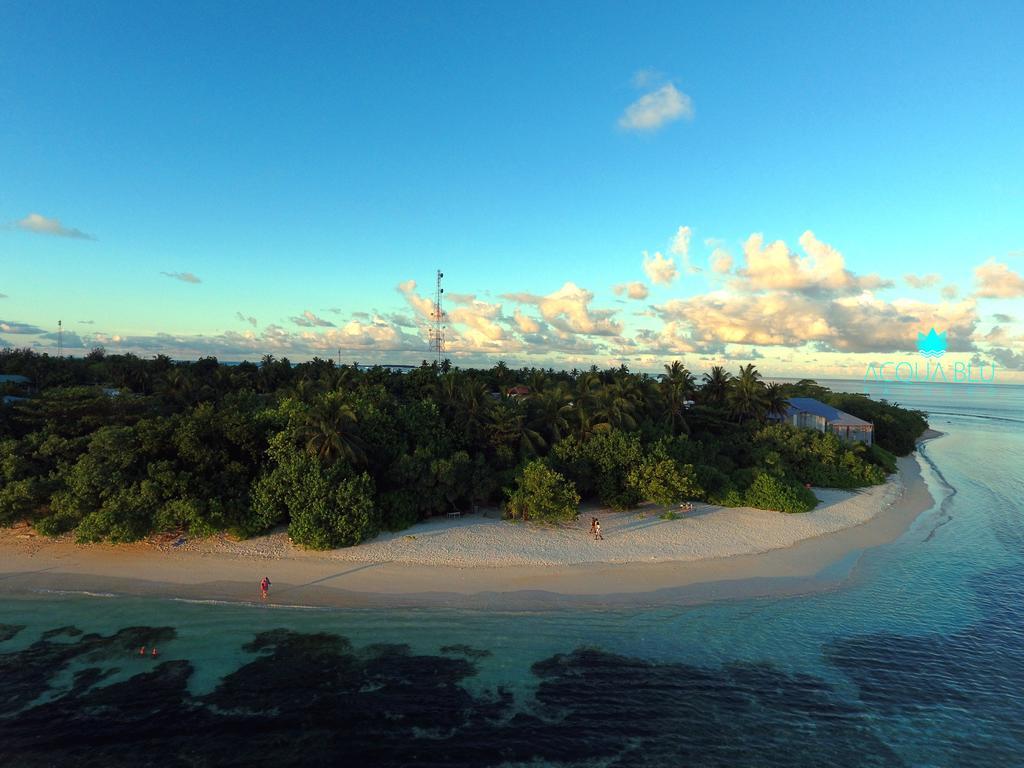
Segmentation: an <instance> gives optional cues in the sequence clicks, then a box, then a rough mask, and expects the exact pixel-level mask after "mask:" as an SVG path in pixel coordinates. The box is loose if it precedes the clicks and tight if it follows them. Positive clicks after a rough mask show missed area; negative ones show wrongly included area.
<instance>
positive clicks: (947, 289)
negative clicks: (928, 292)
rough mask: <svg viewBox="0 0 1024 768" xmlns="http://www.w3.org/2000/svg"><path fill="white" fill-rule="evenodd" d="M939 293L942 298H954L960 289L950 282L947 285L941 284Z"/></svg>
mask: <svg viewBox="0 0 1024 768" xmlns="http://www.w3.org/2000/svg"><path fill="white" fill-rule="evenodd" d="M940 293H941V294H942V298H944V299H955V298H956V297H957V294H958V293H960V289H959V288H957V287H956V286H955V285H953V284H952V283H950V284H949V285H944V286H942V290H941V291H940Z"/></svg>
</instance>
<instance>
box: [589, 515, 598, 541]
mask: <svg viewBox="0 0 1024 768" xmlns="http://www.w3.org/2000/svg"><path fill="white" fill-rule="evenodd" d="M590 535H591V536H593V537H594V538H595V539H596V538H597V518H596V517H592V518H590Z"/></svg>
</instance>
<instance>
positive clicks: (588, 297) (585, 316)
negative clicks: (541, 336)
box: [502, 282, 622, 336]
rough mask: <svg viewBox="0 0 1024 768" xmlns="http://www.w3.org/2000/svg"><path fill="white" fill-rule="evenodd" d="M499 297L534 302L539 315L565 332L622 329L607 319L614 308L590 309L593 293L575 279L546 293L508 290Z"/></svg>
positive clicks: (605, 333) (601, 333)
mask: <svg viewBox="0 0 1024 768" xmlns="http://www.w3.org/2000/svg"><path fill="white" fill-rule="evenodd" d="M502 298H505V299H508V300H509V301H515V302H517V303H519V304H535V305H536V306H537V309H539V310H540V314H541V317H543V318H544V319H545V320H546V321H547V322H549V323H550V324H551V325H552V326H553V327H554V328H555V329H556V330H559V331H561V332H562V333H565V334H571V333H581V334H586V335H593V336H618V335H619V334H620V333H621V332H622V325H621V324H620V323H617V322H615V321H613V320H612V319H611V318H612V316H613V315H614V314H615V310H610V309H590V306H589V305H590V302H591V301H592V300H593V298H594V294H593V293H591V292H590V291H587V290H584V289H583V288H580V287H579V286H577V285H576V284H575V283H571V282H570V283H566V284H565V285H563V286H562V287H561V288H559V289H558V290H557V291H555V292H554V293H549V294H548V295H547V296H535V295H534V294H530V293H511V294H504V295H503V296H502Z"/></svg>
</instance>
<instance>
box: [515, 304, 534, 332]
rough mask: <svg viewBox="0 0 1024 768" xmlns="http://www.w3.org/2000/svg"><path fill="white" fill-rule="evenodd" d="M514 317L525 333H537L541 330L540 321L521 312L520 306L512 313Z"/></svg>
mask: <svg viewBox="0 0 1024 768" xmlns="http://www.w3.org/2000/svg"><path fill="white" fill-rule="evenodd" d="M512 318H513V319H514V320H515V323H516V327H517V328H518V329H519V330H520V331H521V332H523V333H537V332H538V331H539V330H540V323H538V322H537V321H536V320H534V319H533V318H532V317H530V316H529V315H525V314H523V313H522V312H520V311H519V308H518V307H517V308H516V310H515V312H513V313H512Z"/></svg>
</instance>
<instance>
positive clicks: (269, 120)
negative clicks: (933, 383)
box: [0, 1, 1024, 376]
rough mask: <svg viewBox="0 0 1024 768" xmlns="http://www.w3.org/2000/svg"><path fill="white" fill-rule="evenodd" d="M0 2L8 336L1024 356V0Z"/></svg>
mask: <svg viewBox="0 0 1024 768" xmlns="http://www.w3.org/2000/svg"><path fill="white" fill-rule="evenodd" d="M0 15H2V16H3V18H4V23H3V25H2V26H0V99H2V103H3V105H4V109H3V112H2V115H3V119H2V120H0V223H2V224H3V226H4V228H3V229H0V294H3V296H4V298H2V299H0V344H9V345H14V346H25V345H31V344H36V345H38V346H43V347H45V346H48V345H51V344H52V343H53V340H52V339H50V338H47V337H46V336H45V335H44V334H40V333H35V331H37V330H38V331H46V332H49V331H52V330H53V329H54V328H55V326H56V321H57V319H63V320H64V324H65V327H66V328H68V329H69V331H70V332H71V333H69V335H68V337H69V343H70V344H71V345H72V347H71V350H70V351H71V352H72V353H81V352H82V351H83V350H85V349H87V348H88V347H90V346H92V345H93V344H97V343H102V344H103V345H105V346H106V347H107V348H108V349H110V350H112V351H113V350H124V351H136V352H138V353H140V354H146V355H151V354H155V353H156V352H164V353H167V354H171V355H172V356H174V357H195V356H197V355H202V354H216V355H218V356H220V357H221V358H224V359H240V358H249V359H254V358H257V357H259V356H260V355H261V354H263V353H265V352H271V353H273V354H275V355H278V356H281V355H288V356H290V357H292V358H294V359H303V358H308V357H311V356H313V355H316V354H319V355H321V356H334V355H336V354H337V350H338V349H339V348H341V349H342V354H343V357H344V358H345V359H348V360H350V359H359V360H360V361H365V362H373V361H389V362H418V361H419V360H420V359H422V358H423V357H425V356H427V354H428V353H427V350H426V341H425V335H424V327H423V326H424V320H425V318H424V314H423V307H424V306H425V305H424V304H423V300H424V298H425V297H427V296H429V294H430V292H431V289H432V281H433V275H434V269H435V268H437V267H442V268H443V269H444V270H445V273H446V291H447V292H448V295H449V296H450V297H452V298H454V299H456V301H449V303H448V307H447V308H448V310H449V313H450V323H449V331H448V333H449V347H450V353H451V355H452V356H453V357H454V358H455V359H457V360H460V361H464V362H466V363H467V364H468V363H483V362H492V361H494V360H496V359H498V358H503V359H506V360H508V361H510V362H512V363H515V364H543V365H556V366H561V365H566V366H567V367H571V366H572V365H579V364H589V363H596V364H598V365H602V366H603V365H607V364H617V363H618V362H626V363H628V364H629V365H630V366H631V367H633V368H638V369H651V370H653V369H657V368H660V364H661V362H662V361H663V360H668V359H673V358H682V359H684V361H685V362H687V364H689V365H690V367H692V368H694V369H696V370H702V369H705V368H706V367H708V366H709V365H711V364H716V363H725V364H728V365H730V366H734V365H735V364H737V363H740V362H747V361H754V362H756V363H757V364H758V365H759V367H761V368H762V369H763V370H765V371H766V372H769V373H771V374H773V375H785V374H787V373H791V374H797V375H805V374H818V375H822V376H825V375H857V372H858V371H862V370H863V368H864V365H865V363H866V362H868V361H872V360H879V359H887V358H891V357H893V356H896V357H899V356H900V355H903V356H906V354H907V353H909V352H911V351H912V350H913V349H914V337H915V334H916V331H917V330H927V329H928V328H930V327H933V326H934V327H937V328H938V329H939V330H943V329H944V328H945V329H948V330H949V331H950V338H951V342H950V348H951V353H950V354H954V353H955V354H959V355H961V357H962V359H964V360H967V359H976V360H979V359H984V360H997V361H998V362H999V363H1000V364H1001V365H1002V367H1003V368H1006V369H1009V368H1014V367H1016V368H1024V358H1022V355H1024V324H1022V318H1024V279H1022V278H1021V277H1020V275H1021V273H1022V272H1024V225H1022V222H1024V130H1021V126H1022V125H1024V106H1022V105H1024V57H1022V56H1021V55H1020V51H1019V38H1020V32H1021V30H1022V29H1024V6H1022V5H1021V4H1020V3H969V4H968V3H964V4H943V3H934V2H930V3H920V4H914V3H909V4H903V5H902V6H901V7H899V8H898V9H894V8H893V7H892V4H881V3H879V4H871V3H863V4H856V5H853V4H851V5H849V6H848V7H838V6H836V5H834V4H813V3H804V4H781V3H772V4H768V3H764V4H750V3H708V4H696V3H694V4H687V5H686V6H683V5H682V4H678V3H671V4H668V3H666V4H629V5H627V4H624V3H620V4H600V3H592V2H588V3H557V4H555V3H515V4H506V5H499V4H482V3H473V4H469V3H467V4H456V3H444V4H442V3H387V4H382V3H366V4H362V3H345V4H343V5H342V4H327V3H324V4H313V3H302V4H297V5H289V6H288V7H284V6H280V4H270V3H267V4H264V5H259V4H256V3H245V4H242V3H237V4H232V3H220V4H209V3H207V4H198V3H197V4H193V5H189V4H186V3H174V4H170V3H167V4H157V3H131V4H129V3H124V4H112V3H108V4H104V3H90V4H77V5H76V4H67V3H40V2H33V3H27V2H7V1H4V2H2V3H0ZM631 105H633V106H632V111H631ZM681 227H683V228H686V230H685V231H684V235H685V234H688V235H689V237H688V243H687V244H686V247H683V246H684V243H683V240H686V239H687V238H686V237H683V238H680V239H679V240H678V242H677V233H678V232H679V230H680V228H681ZM805 233H811V234H810V237H807V235H806V234H805ZM76 234H77V235H84V236H75V235H76ZM757 234H761V235H762V239H761V241H758V240H757V239H756V237H755V239H754V240H751V237H752V236H756V235H757ZM776 241H781V243H784V245H779V246H773V245H772V244H773V243H776ZM758 242H760V243H761V244H760V246H758V245H757V243H758ZM674 244H675V252H673V247H674ZM808 247H809V248H810V250H808ZM716 249H720V250H719V252H718V253H717V254H715V251H716ZM836 251H838V252H839V253H840V254H841V256H839V261H837V260H836V256H835V252H836ZM645 252H646V254H647V256H648V259H650V260H651V263H650V264H649V266H650V267H651V268H650V269H649V270H645V269H644V263H645V262H644V259H645V256H644V254H645ZM656 253H659V254H660V256H659V257H655V254H656ZM713 254H715V255H714V258H713ZM655 258H657V262H656V263H657V264H660V265H661V267H662V268H661V270H660V271H659V270H657V269H655V268H654V264H655V262H654V261H653V260H654V259H655ZM669 259H671V264H669V261H668V260H669ZM727 261H728V264H726V262H727ZM716 267H717V270H716ZM978 270H981V271H980V272H979V271H978ZM872 275H875V276H877V277H876V278H871V277H870V276H872ZM907 275H911V276H915V277H916V280H913V281H912V282H913V283H916V284H918V285H920V286H921V287H915V285H914V284H911V283H909V282H908V281H907V279H906V276H907ZM930 275H937V276H938V277H928V276H930ZM181 278H185V279H181ZM196 281H198V282H196ZM408 281H415V282H416V286H415V287H413V286H412V285H411V284H410V283H409V282H408ZM630 285H632V286H633V287H632V288H630V287H629V286H630ZM615 286H620V291H619V293H618V294H616V292H615V290H614V287H615ZM641 294H643V296H642V297H641ZM631 295H632V296H635V297H637V298H630V296H631ZM460 299H461V301H459V300H460ZM78 343H80V344H81V345H82V346H81V347H74V345H75V344H78Z"/></svg>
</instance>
